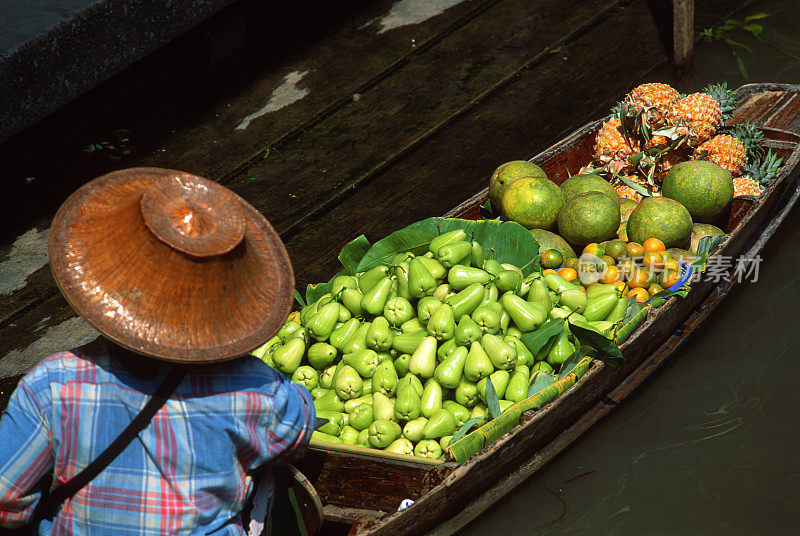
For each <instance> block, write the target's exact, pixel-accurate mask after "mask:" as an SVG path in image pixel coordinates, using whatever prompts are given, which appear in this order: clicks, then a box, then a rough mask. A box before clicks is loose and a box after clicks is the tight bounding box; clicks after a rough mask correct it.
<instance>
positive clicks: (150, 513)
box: [0, 339, 315, 536]
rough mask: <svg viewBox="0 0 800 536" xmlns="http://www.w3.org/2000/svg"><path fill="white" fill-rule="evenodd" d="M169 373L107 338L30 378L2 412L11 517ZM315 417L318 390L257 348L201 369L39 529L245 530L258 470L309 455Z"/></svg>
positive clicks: (89, 455) (26, 511)
mask: <svg viewBox="0 0 800 536" xmlns="http://www.w3.org/2000/svg"><path fill="white" fill-rule="evenodd" d="M142 359H147V358H142ZM167 371H168V365H160V366H158V367H157V369H156V371H155V373H154V374H153V375H152V376H148V377H146V378H143V377H142V375H134V374H132V373H131V372H129V371H128V369H126V368H125V367H123V366H122V364H121V362H120V361H119V360H118V359H117V358H115V357H113V356H112V355H109V346H108V345H106V343H105V342H104V341H103V340H102V339H99V340H98V341H96V342H94V343H92V344H89V345H87V346H84V347H81V348H79V349H76V350H72V351H70V352H62V353H58V354H55V355H52V356H50V357H48V358H47V359H45V360H44V361H42V362H41V363H40V364H39V365H37V366H36V368H34V369H33V370H32V371H31V372H30V373H29V374H28V375H27V376H25V377H24V378H23V379H22V380H21V381H20V383H19V385H18V387H17V389H16V391H15V392H14V394H13V395H12V397H11V399H10V401H9V405H8V408H7V409H6V411H5V413H4V415H3V417H2V419H0V526H6V527H14V526H18V525H21V524H23V523H24V522H26V521H28V520H29V519H30V518H31V514H32V513H33V510H34V508H35V506H36V504H37V503H38V501H39V498H40V497H41V489H40V486H41V482H40V481H41V480H42V477H44V476H46V475H47V474H53V475H54V478H53V487H55V485H60V484H63V483H64V482H66V481H68V480H69V479H70V478H72V477H73V476H74V475H75V474H76V473H78V472H79V471H81V470H82V469H83V468H84V467H86V465H88V464H89V463H90V462H91V461H92V460H94V459H95V458H96V457H97V456H98V455H99V454H100V453H101V452H102V451H103V449H105V448H106V447H107V446H108V445H109V444H110V443H111V442H112V441H113V440H114V439H115V438H116V437H117V436H118V435H119V434H120V432H122V430H123V429H124V428H125V427H126V426H127V425H128V423H129V422H130V421H131V420H132V419H133V418H134V417H135V416H136V414H137V413H138V412H139V411H140V410H141V409H142V407H143V406H144V405H145V403H146V402H147V400H148V399H149V398H150V396H151V395H152V393H153V392H154V391H155V390H156V388H157V386H158V385H159V384H160V383H161V381H162V380H163V379H164V377H165V376H166V374H167ZM314 417H315V414H314V405H313V403H312V400H311V396H310V395H309V393H308V391H307V390H306V389H305V388H303V387H301V386H299V385H296V384H293V383H291V382H290V381H289V380H287V379H286V378H285V377H284V376H283V375H281V374H279V373H278V372H276V371H275V370H273V369H271V368H270V367H268V366H267V365H266V364H264V363H263V362H261V361H260V360H258V359H256V358H254V357H246V358H241V359H237V360H234V361H228V362H224V363H220V364H214V365H206V366H203V367H198V368H197V369H193V370H190V372H189V373H188V374H187V375H186V377H185V378H184V379H183V381H182V382H181V384H180V385H179V386H178V388H177V389H176V391H175V394H173V395H172V396H171V397H170V399H169V400H168V401H167V403H166V404H165V406H164V407H163V408H161V410H160V411H159V412H158V413H157V414H156V415H155V416H154V417H153V420H152V422H151V423H150V424H149V425H148V426H147V428H145V429H144V431H142V432H141V433H140V434H139V435H138V437H137V438H135V439H134V440H133V441H132V442H131V443H130V445H128V446H127V447H126V449H125V450H124V451H123V452H122V453H121V454H120V455H119V456H118V457H117V458H116V459H115V460H114V461H113V462H111V464H110V465H109V466H108V467H107V468H106V469H105V470H103V471H102V472H101V473H100V474H99V475H98V476H97V478H95V479H94V480H93V481H92V482H90V483H89V484H88V485H87V486H86V487H84V488H83V489H82V490H80V491H79V492H78V493H77V494H76V495H74V496H73V497H72V498H71V499H69V500H67V501H66V502H65V503H64V504H62V505H61V509H60V510H59V512H58V514H57V515H56V517H55V519H53V520H45V521H43V522H41V523H40V524H39V529H38V530H39V534H54V535H55V534H59V535H60V534H82V535H83V534H86V535H91V534H114V535H115V536H116V535H134V534H135V535H150V534H152V535H156V534H158V535H162V534H236V535H239V534H242V533H243V529H242V520H241V516H240V511H241V509H242V506H243V504H244V502H245V499H246V497H247V495H248V493H249V492H250V488H251V485H252V484H251V479H250V477H249V476H248V473H250V472H251V471H252V470H253V469H254V468H257V467H259V466H261V465H262V464H264V463H271V464H277V463H285V462H289V461H291V460H292V459H295V458H297V457H300V456H302V454H303V453H304V452H305V447H306V445H307V444H308V441H309V440H310V438H311V433H312V431H313V430H312V428H313V422H314Z"/></svg>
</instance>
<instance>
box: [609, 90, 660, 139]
mask: <svg viewBox="0 0 800 536" xmlns="http://www.w3.org/2000/svg"><path fill="white" fill-rule="evenodd" d="M611 112H612V114H613V115H612V117H616V118H617V119H619V123H620V130H621V131H622V137H623V138H625V142H626V143H627V144H628V145H629V146H631V147H633V146H634V143H632V140H633V139H634V138H635V139H637V140H638V139H644V140H649V139H650V138H651V137H652V135H653V132H652V129H651V128H650V124H649V123H648V121H647V114H646V113H645V110H643V109H642V108H639V107H637V106H634V105H632V104H629V103H628V102H626V101H620V102H618V103H617V104H615V105H614V107H613V108H612V109H611Z"/></svg>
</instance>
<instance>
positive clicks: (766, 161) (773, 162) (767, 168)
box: [733, 150, 783, 196]
mask: <svg viewBox="0 0 800 536" xmlns="http://www.w3.org/2000/svg"><path fill="white" fill-rule="evenodd" d="M782 163H783V158H781V157H779V156H778V155H776V154H775V153H773V152H772V151H771V150H770V151H767V154H766V155H765V156H764V158H763V159H753V161H751V162H750V163H748V164H747V165H745V168H744V172H745V175H742V176H741V177H736V178H734V179H733V195H734V196H737V195H755V196H759V195H761V192H762V190H764V189H766V188H767V187H768V186H769V185H770V183H771V182H772V181H773V180H774V179H775V177H777V176H778V171H780V168H781V164H782Z"/></svg>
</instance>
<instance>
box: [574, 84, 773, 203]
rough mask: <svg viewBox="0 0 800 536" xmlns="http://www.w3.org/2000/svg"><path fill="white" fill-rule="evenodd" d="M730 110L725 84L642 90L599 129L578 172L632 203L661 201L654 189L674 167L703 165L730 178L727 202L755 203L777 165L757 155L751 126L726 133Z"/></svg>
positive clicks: (732, 102) (756, 134) (758, 137)
mask: <svg viewBox="0 0 800 536" xmlns="http://www.w3.org/2000/svg"><path fill="white" fill-rule="evenodd" d="M735 109H736V95H735V93H734V92H733V91H731V90H729V89H728V88H727V86H726V85H725V84H711V85H709V86H708V87H706V88H705V89H703V90H702V91H701V92H698V93H692V94H690V95H686V96H681V95H680V94H679V93H678V92H677V91H676V90H675V89H673V88H671V87H669V86H668V85H666V84H657V83H656V84H642V85H640V86H638V87H636V88H634V89H633V90H632V91H631V92H630V93H629V94H628V95H626V96H625V98H624V99H623V100H622V101H621V102H620V103H618V104H617V105H616V106H615V107H614V109H612V112H611V116H610V117H609V118H607V119H606V120H605V121H604V122H603V124H602V125H601V127H600V129H599V131H598V132H597V135H596V138H595V144H594V155H593V156H594V159H593V160H594V161H593V162H591V163H587V166H586V167H585V171H587V172H590V173H592V174H600V175H601V176H603V177H604V178H605V179H606V180H608V181H609V182H611V183H612V184H613V185H614V187H615V188H616V189H617V191H618V192H619V194H620V196H621V197H627V198H630V199H633V200H635V201H638V200H640V199H641V198H642V197H648V196H657V195H662V194H663V195H666V194H664V193H663V191H662V184H661V183H662V181H663V180H664V179H665V177H666V176H667V174H668V173H669V172H670V171H671V170H672V169H673V168H675V167H676V166H677V165H679V164H681V163H682V162H687V161H708V162H711V163H714V164H716V165H718V166H720V167H721V168H723V169H725V170H727V171H728V172H729V173H730V174H731V176H732V180H733V186H734V193H733V195H756V196H758V195H760V193H761V191H763V188H765V187H767V186H768V185H769V183H770V182H771V181H772V180H773V179H774V178H775V177H776V176H777V173H778V170H779V168H780V164H781V162H780V159H779V158H778V157H777V156H776V155H775V154H773V153H772V152H771V151H767V152H766V154H765V153H764V150H763V145H764V135H763V133H762V132H761V130H760V129H759V128H758V127H756V126H755V125H752V124H737V125H732V126H726V123H727V122H728V120H729V119H731V117H732V116H733V112H734V111H735Z"/></svg>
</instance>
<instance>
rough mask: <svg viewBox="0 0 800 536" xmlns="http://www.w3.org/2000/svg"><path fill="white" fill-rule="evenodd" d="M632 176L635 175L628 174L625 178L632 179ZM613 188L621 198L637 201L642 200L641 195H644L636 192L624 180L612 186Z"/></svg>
mask: <svg viewBox="0 0 800 536" xmlns="http://www.w3.org/2000/svg"><path fill="white" fill-rule="evenodd" d="M634 177H635V176H630V177H625V178H626V179H630V180H633V178H634ZM614 189H616V190H617V193H618V194H619V196H620V197H621V198H625V199H630V200H631V201H636V202H637V203H638V202H639V201H641V200H642V197H644V196H643V195H642V194H640V193H639V192H637V191H636V190H634V189H633V188H631V187H630V186H628V185H627V184H625V183H624V182H621V183H619V184H617V185H616V186H614Z"/></svg>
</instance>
